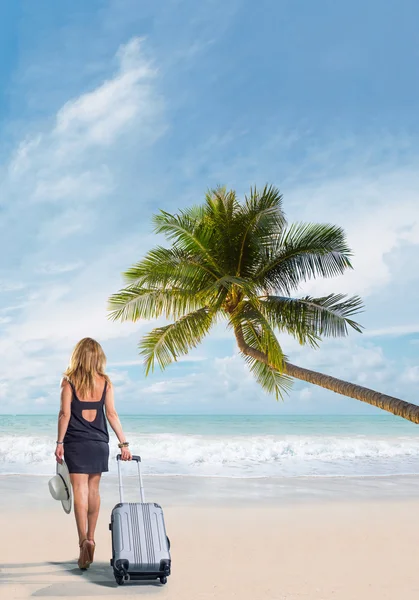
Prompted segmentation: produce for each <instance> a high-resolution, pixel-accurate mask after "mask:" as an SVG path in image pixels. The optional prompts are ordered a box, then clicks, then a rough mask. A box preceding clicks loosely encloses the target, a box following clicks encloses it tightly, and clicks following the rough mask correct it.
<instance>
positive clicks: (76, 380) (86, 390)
mask: <svg viewBox="0 0 419 600" xmlns="http://www.w3.org/2000/svg"><path fill="white" fill-rule="evenodd" d="M105 367H106V356H105V353H104V351H103V349H102V346H101V345H100V344H99V342H97V341H96V340H93V339H92V338H83V339H82V340H80V341H79V342H78V343H77V344H76V346H75V348H74V350H73V353H72V355H71V358H70V364H69V366H68V368H67V370H66V371H65V372H64V378H65V379H67V380H68V381H70V383H72V384H73V386H74V387H75V388H76V390H77V392H78V393H79V394H80V397H81V398H87V397H88V396H89V395H90V396H93V394H94V392H95V376H96V375H100V376H101V377H103V378H104V379H106V381H107V382H108V383H110V379H109V377H108V376H107V375H106V373H105Z"/></svg>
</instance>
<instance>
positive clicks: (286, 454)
mask: <svg viewBox="0 0 419 600" xmlns="http://www.w3.org/2000/svg"><path fill="white" fill-rule="evenodd" d="M120 418H121V422H122V425H123V428H124V431H125V433H126V437H127V439H128V440H129V441H130V448H131V450H132V452H133V453H135V454H141V455H142V457H143V469H144V473H145V474H146V475H151V476H152V475H159V476H173V475H179V476H182V475H187V476H192V477H193V476H196V477H227V478H260V477H268V478H271V477H285V478H290V477H354V476H358V477H359V476H390V475H413V474H419V427H417V426H416V425H413V424H412V423H409V422H407V421H404V420H402V419H400V418H397V417H393V416H392V415H380V416H368V417H365V416H129V415H124V416H121V417H120ZM56 422H57V417H56V416H33V415H32V416H8V415H0V474H32V475H49V474H50V473H51V471H52V469H53V466H54V457H53V452H54V449H55V444H54V442H55V440H56ZM116 453H117V440H116V438H115V436H114V435H113V432H111V456H112V457H114V456H115V455H116ZM114 470H115V463H114V461H111V472H112V471H114Z"/></svg>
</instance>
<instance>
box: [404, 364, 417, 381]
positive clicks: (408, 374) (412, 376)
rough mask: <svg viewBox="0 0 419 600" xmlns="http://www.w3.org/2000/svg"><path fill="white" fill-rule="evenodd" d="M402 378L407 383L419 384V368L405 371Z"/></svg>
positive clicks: (415, 367)
mask: <svg viewBox="0 0 419 600" xmlns="http://www.w3.org/2000/svg"><path fill="white" fill-rule="evenodd" d="M402 378H403V379H406V380H407V381H411V382H412V383H418V382H419V366H414V367H408V368H407V369H406V370H405V371H404V373H403V375H402Z"/></svg>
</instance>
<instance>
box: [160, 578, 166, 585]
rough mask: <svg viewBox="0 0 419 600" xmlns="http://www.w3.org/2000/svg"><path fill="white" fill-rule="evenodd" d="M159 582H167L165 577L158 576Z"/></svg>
mask: <svg viewBox="0 0 419 600" xmlns="http://www.w3.org/2000/svg"><path fill="white" fill-rule="evenodd" d="M160 583H162V584H163V585H165V584H166V583H167V577H160Z"/></svg>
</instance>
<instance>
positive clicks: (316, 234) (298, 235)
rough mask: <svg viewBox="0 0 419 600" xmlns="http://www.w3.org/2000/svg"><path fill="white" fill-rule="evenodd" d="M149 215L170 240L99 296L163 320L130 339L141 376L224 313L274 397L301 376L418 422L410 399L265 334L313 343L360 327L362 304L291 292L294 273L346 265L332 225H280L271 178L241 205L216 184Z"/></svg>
mask: <svg viewBox="0 0 419 600" xmlns="http://www.w3.org/2000/svg"><path fill="white" fill-rule="evenodd" d="M153 221H154V225H155V232H156V233H158V234H164V235H165V237H166V238H167V240H168V241H169V242H170V243H171V246H170V247H169V248H165V247H162V246H157V247H156V248H154V249H153V250H150V251H149V252H148V254H146V256H145V257H144V258H143V259H142V260H141V261H140V262H138V263H137V264H135V265H134V266H133V267H131V268H130V269H129V270H128V271H127V272H126V273H125V274H124V278H125V282H126V284H127V285H126V287H125V288H124V289H122V290H121V291H119V292H118V293H117V294H114V295H113V296H111V298H110V301H109V310H110V311H111V312H110V318H112V319H114V320H131V321H137V320H138V319H153V318H158V317H165V318H166V319H170V318H171V319H173V322H172V323H170V324H169V325H164V326H162V327H156V328H155V329H153V330H152V331H150V332H149V333H148V334H147V335H145V336H144V337H143V339H142V341H141V342H140V353H141V355H142V356H143V358H144V363H145V372H146V375H147V374H148V373H149V372H150V370H151V371H152V370H153V369H154V366H155V363H156V361H157V363H158V364H159V366H160V367H161V368H162V369H164V368H165V367H166V366H167V365H169V364H170V363H171V362H173V361H176V360H177V358H178V357H180V356H181V355H185V354H187V353H188V351H189V350H190V349H192V348H194V347H196V346H197V345H198V344H199V343H200V342H201V341H202V340H203V338H204V337H205V336H206V335H207V334H208V333H209V332H210V330H211V328H212V327H213V325H214V324H215V323H216V322H217V321H219V320H220V319H224V320H226V321H227V324H228V327H230V328H231V329H232V330H233V332H234V334H235V337H236V340H237V344H238V347H239V350H240V353H241V354H242V356H243V357H244V359H245V360H246V362H247V364H248V366H249V369H250V370H251V372H252V373H253V374H254V376H255V378H256V380H257V381H258V383H259V384H260V385H261V386H262V387H263V388H264V389H265V390H266V391H267V392H269V393H273V394H274V395H275V396H276V398H277V399H278V398H279V397H282V395H283V393H284V392H286V391H287V390H288V389H289V388H290V384H291V381H292V378H295V379H301V380H303V381H307V382H309V383H314V384H316V385H319V386H321V387H323V388H326V389H329V390H332V391H333V392H336V393H338V394H343V395H345V396H350V397H351V398H356V399H357V400H361V401H362V402H367V403H368V404H371V405H373V406H376V407H379V408H381V409H384V410H386V411H389V412H391V413H393V414H395V415H398V416H401V417H403V418H405V419H408V420H410V421H413V422H414V423H419V406H416V405H414V404H410V403H408V402H405V401H403V400H399V399H397V398H393V397H391V396H387V395H385V394H381V393H379V392H376V391H374V390H370V389H367V388H365V387H361V386H359V385H355V384H353V383H349V382H346V381H342V380H340V379H336V378H335V377H330V376H328V375H324V374H322V373H317V372H315V371H310V370H308V369H305V368H303V367H299V366H296V365H294V364H292V363H290V362H288V359H287V357H286V356H285V354H284V352H283V350H282V348H281V345H280V343H279V341H278V339H277V337H276V335H275V333H276V332H286V333H288V334H291V335H292V336H294V338H296V339H297V340H298V342H299V343H300V344H308V345H310V346H313V347H317V346H318V345H319V342H320V341H321V339H322V338H323V337H330V336H332V337H339V336H341V337H342V336H346V335H347V334H348V330H349V329H350V328H351V329H354V330H355V331H358V332H361V330H362V327H361V326H360V325H359V324H358V323H356V322H355V321H354V320H353V319H352V317H353V316H354V315H355V314H356V313H358V312H359V311H360V310H361V309H362V301H361V299H360V298H359V297H357V296H353V297H349V298H348V297H346V296H344V295H342V294H329V295H328V296H323V297H321V298H313V297H311V296H304V297H302V298H296V297H293V296H292V294H293V292H295V291H296V290H297V289H298V287H299V286H300V284H301V282H303V281H306V280H308V279H310V278H313V277H316V276H322V277H333V276H335V275H339V274H341V273H343V272H344V271H345V270H346V269H351V268H352V266H351V262H350V257H351V251H350V249H349V247H348V245H347V242H346V238H345V234H344V231H343V230H342V228H340V227H337V226H335V225H328V224H310V223H309V224H306V223H296V224H292V225H290V226H288V225H287V221H286V218H285V215H284V212H283V209H282V196H281V194H280V193H279V190H278V189H277V188H275V187H273V186H266V187H265V188H264V189H263V190H261V191H258V190H257V189H256V188H254V189H251V191H250V195H249V196H248V197H245V201H244V202H243V203H240V202H239V200H238V199H237V197H236V194H235V192H234V191H227V190H225V189H224V188H217V189H216V190H213V191H211V192H209V193H208V194H207V196H206V201H205V203H204V204H203V205H200V206H194V207H192V208H190V209H186V210H182V211H179V212H178V213H177V214H170V213H168V212H165V211H163V210H162V211H160V213H158V214H157V215H155V216H154V217H153Z"/></svg>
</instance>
